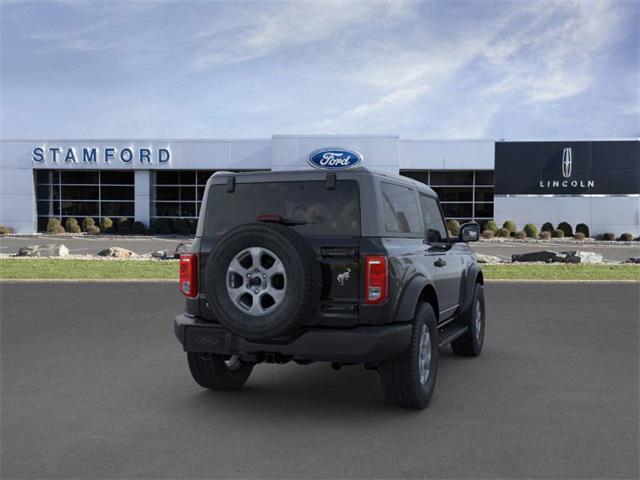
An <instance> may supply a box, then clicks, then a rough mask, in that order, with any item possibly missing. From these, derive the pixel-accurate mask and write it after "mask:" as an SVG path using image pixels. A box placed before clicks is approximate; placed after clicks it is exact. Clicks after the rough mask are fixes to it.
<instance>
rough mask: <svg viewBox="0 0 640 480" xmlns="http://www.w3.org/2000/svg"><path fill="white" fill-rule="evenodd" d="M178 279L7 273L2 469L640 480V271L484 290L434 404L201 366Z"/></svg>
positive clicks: (72, 473) (337, 375)
mask: <svg viewBox="0 0 640 480" xmlns="http://www.w3.org/2000/svg"><path fill="white" fill-rule="evenodd" d="M176 290H177V287H176V285H174V284H165V283H157V284H132V283H130V284H127V283H122V284H82V283H78V284H75V283H66V284H55V283H39V284H38V283H25V284H8V283H1V284H0V300H1V304H0V314H1V324H0V325H1V329H2V331H1V333H2V336H1V337H2V338H1V342H2V343H1V346H2V352H1V360H2V362H1V374H2V384H1V386H2V392H1V400H2V412H1V420H2V422H1V427H2V428H1V440H2V443H1V445H2V451H1V453H2V478H95V479H98V478H100V479H103V478H123V479H124V478H213V477H231V478H374V477H375V478H381V477H384V478H496V479H497V478H638V473H639V472H638V448H639V444H638V429H639V424H638V418H639V411H638V409H639V407H638V405H639V399H638V389H639V384H638V382H639V381H638V378H639V371H638V368H639V367H638V363H639V356H638V333H639V332H638V317H639V310H638V309H639V300H640V298H639V297H640V295H639V287H638V284H606V283H603V284H579V283H563V284H538V283H537V284H525V283H491V284H488V285H487V288H486V293H487V309H488V327H487V336H486V344H485V350H484V352H483V354H482V355H481V356H480V357H478V358H474V359H468V358H458V357H455V356H453V355H452V354H451V353H450V351H449V350H446V351H443V352H442V354H441V357H440V360H441V363H440V371H439V375H438V381H437V386H436V393H435V396H434V399H433V401H432V404H431V406H430V407H429V408H428V409H427V410H424V411H407V410H402V409H398V408H396V407H394V406H391V405H388V404H386V403H385V401H384V399H383V396H382V393H381V390H380V388H379V384H378V379H377V375H376V374H375V372H372V371H366V370H364V369H363V368H362V367H359V366H358V367H347V368H345V369H343V370H341V371H339V372H335V371H333V370H331V369H330V368H329V366H328V365H326V364H314V365H311V366H306V367H303V366H298V365H284V366H279V365H259V366H257V367H256V368H255V370H254V373H253V375H252V377H251V378H250V379H249V382H248V383H247V385H246V388H245V389H244V390H242V391H240V392H234V393H216V392H209V391H205V390H203V389H201V388H200V387H198V386H197V385H196V384H195V383H194V382H193V381H192V380H191V378H190V376H189V373H188V370H187V366H186V359H185V355H184V353H183V352H182V351H181V349H180V347H179V344H178V343H177V341H176V340H175V338H174V336H173V331H172V317H173V316H174V315H176V314H177V313H179V312H180V311H181V308H182V300H181V298H180V297H179V295H178V293H177V291H176Z"/></svg>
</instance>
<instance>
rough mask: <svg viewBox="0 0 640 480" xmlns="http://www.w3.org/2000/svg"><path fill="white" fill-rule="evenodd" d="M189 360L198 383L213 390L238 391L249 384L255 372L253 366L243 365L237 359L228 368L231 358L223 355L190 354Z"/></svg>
mask: <svg viewBox="0 0 640 480" xmlns="http://www.w3.org/2000/svg"><path fill="white" fill-rule="evenodd" d="M187 360H188V362H189V370H190V371H191V376H192V377H193V379H194V380H195V381H196V383H197V384H198V385H200V386H201V387H203V388H209V389H211V390H238V389H240V388H242V386H243V385H244V384H245V383H246V382H247V379H248V378H249V375H251V371H252V370H253V365H252V364H247V363H243V362H241V361H240V360H239V359H237V358H234V359H233V363H232V364H231V365H229V366H227V363H225V360H229V357H225V356H223V355H211V354H208V353H195V352H188V353H187Z"/></svg>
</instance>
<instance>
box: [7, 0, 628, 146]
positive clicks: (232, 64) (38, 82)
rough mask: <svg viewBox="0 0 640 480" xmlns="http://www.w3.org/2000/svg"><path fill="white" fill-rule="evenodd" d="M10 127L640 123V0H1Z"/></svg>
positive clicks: (468, 128) (226, 131)
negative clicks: (420, 0) (503, 0)
mask: <svg viewBox="0 0 640 480" xmlns="http://www.w3.org/2000/svg"><path fill="white" fill-rule="evenodd" d="M0 1H1V2H2V3H1V4H0V27H1V37H0V41H1V43H0V55H1V64H0V67H1V69H0V74H1V80H0V81H1V83H0V87H1V89H0V102H1V103H0V107H1V115H2V116H1V120H2V123H1V125H0V136H1V137H2V138H3V139H42V138H44V139H50V138H60V139H72V138H73V139H82V138H121V139H125V138H169V139H179V138H186V139H191V138H269V137H271V135H276V134H393V135H399V136H400V137H401V138H405V139H467V138H481V139H503V138H504V139H580V138H621V137H638V136H640V33H639V31H640V27H639V25H640V1H637V0H630V1H590V0H582V1H571V0H566V1H557V2H550V1H544V2H537V1H525V0H523V1H510V2H501V1H480V0H475V1H469V2H459V1H441V2H438V1H433V2H409V1H401V0H397V1H389V2H377V1H361V2H350V1H304V2H303V1H293V2H285V1H261V2H249V3H247V2H239V1H224V2H213V1H191V2H167V1H163V2H150V1H129V2H116V1H88V0H86V1H82V0H76V1H73V0H68V1H56V2H44V1H38V2H24V1H14V0H0Z"/></svg>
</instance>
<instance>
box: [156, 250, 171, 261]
mask: <svg viewBox="0 0 640 480" xmlns="http://www.w3.org/2000/svg"><path fill="white" fill-rule="evenodd" d="M151 258H155V259H157V260H169V259H170V258H173V255H172V254H170V253H169V252H167V251H166V250H158V251H157V252H153V253H152V254H151Z"/></svg>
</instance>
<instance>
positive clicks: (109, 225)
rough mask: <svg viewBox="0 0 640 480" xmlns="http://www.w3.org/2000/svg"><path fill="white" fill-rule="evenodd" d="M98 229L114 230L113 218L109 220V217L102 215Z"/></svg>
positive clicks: (108, 231)
mask: <svg viewBox="0 0 640 480" xmlns="http://www.w3.org/2000/svg"><path fill="white" fill-rule="evenodd" d="M100 231H101V232H104V233H113V232H115V228H114V227H113V220H111V219H110V218H109V217H102V221H101V222H100Z"/></svg>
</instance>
